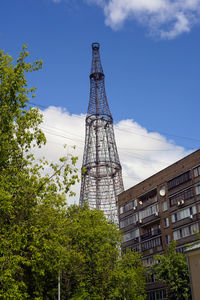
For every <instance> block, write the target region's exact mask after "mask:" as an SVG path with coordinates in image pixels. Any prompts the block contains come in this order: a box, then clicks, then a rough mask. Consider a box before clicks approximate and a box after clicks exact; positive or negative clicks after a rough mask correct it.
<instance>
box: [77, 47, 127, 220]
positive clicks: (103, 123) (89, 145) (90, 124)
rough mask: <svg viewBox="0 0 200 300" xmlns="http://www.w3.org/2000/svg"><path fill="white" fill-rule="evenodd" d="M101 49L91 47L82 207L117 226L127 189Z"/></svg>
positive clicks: (81, 193)
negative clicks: (119, 198) (97, 211)
mask: <svg viewBox="0 0 200 300" xmlns="http://www.w3.org/2000/svg"><path fill="white" fill-rule="evenodd" d="M99 47H100V46H99V43H93V44H92V67H91V73H90V100H89V106H88V111H87V116H86V120H85V126H86V134H85V149H84V155H83V164H82V174H83V175H82V181H81V192H80V205H83V204H84V202H85V201H86V202H88V204H89V207H90V208H91V209H93V208H97V209H100V210H102V211H103V212H104V214H105V216H106V217H107V218H108V219H110V220H112V221H114V222H115V223H118V213H117V195H118V194H119V193H121V192H122V191H123V190H124V187H123V181H122V171H121V164H120V161H119V156H118V152H117V146H116V142H115V136H114V130H113V118H112V115H111V112H110V109H109V106H108V102H107V97H106V92H105V85H104V78H105V76H104V73H103V68H102V65H101V60H100V54H99Z"/></svg>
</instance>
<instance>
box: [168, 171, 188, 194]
mask: <svg viewBox="0 0 200 300" xmlns="http://www.w3.org/2000/svg"><path fill="white" fill-rule="evenodd" d="M190 179H191V174H190V171H187V172H185V173H184V174H181V175H179V176H177V177H175V178H173V179H171V180H169V181H168V190H171V189H173V188H175V187H176V186H179V185H180V184H183V183H185V182H187V181H189V180H190Z"/></svg>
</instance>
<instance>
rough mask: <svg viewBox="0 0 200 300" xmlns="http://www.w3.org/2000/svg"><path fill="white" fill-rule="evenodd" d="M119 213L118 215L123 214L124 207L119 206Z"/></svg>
mask: <svg viewBox="0 0 200 300" xmlns="http://www.w3.org/2000/svg"><path fill="white" fill-rule="evenodd" d="M119 212H120V214H123V212H124V206H120V209H119Z"/></svg>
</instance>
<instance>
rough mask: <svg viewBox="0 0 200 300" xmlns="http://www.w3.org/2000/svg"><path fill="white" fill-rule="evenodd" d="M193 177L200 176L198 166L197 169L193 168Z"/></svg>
mask: <svg viewBox="0 0 200 300" xmlns="http://www.w3.org/2000/svg"><path fill="white" fill-rule="evenodd" d="M193 171H194V177H197V176H199V175H200V166H198V167H196V168H194V170H193Z"/></svg>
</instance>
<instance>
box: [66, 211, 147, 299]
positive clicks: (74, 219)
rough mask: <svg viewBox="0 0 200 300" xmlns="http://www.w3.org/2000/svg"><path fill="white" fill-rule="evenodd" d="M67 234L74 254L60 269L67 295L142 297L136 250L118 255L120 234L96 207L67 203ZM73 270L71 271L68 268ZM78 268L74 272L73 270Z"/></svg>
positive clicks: (78, 297)
mask: <svg viewBox="0 0 200 300" xmlns="http://www.w3.org/2000/svg"><path fill="white" fill-rule="evenodd" d="M67 218H68V220H71V225H70V226H69V227H68V231H67V235H68V237H69V238H70V240H71V246H70V248H71V250H72V253H74V255H75V256H76V255H78V258H76V260H70V263H71V261H73V268H71V267H70V266H68V267H67V268H66V270H65V272H64V273H63V280H64V279H65V286H66V287H68V291H67V294H68V295H69V296H68V298H67V299H74V300H75V299H81V300H86V299H87V300H89V299H91V300H92V299H94V300H103V299H106V300H107V299H108V300H109V299H110V300H111V299H113V300H114V299H115V300H117V299H119V300H120V299H124V297H125V296H126V299H127V300H128V299H132V300H134V299H137V300H140V299H141V300H143V299H145V277H144V273H145V270H144V267H143V266H142V262H141V257H140V255H139V254H138V253H135V252H131V251H127V253H126V254H124V255H123V256H122V257H121V256H120V247H119V245H120V242H121V235H120V232H119V231H118V228H117V226H116V225H114V224H112V223H108V222H107V220H106V218H105V217H104V215H103V213H102V212H101V211H99V210H89V209H88V208H87V207H84V208H81V207H76V206H75V207H71V208H69V209H68V213H67ZM72 271H73V272H72ZM77 271H78V272H77Z"/></svg>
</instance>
